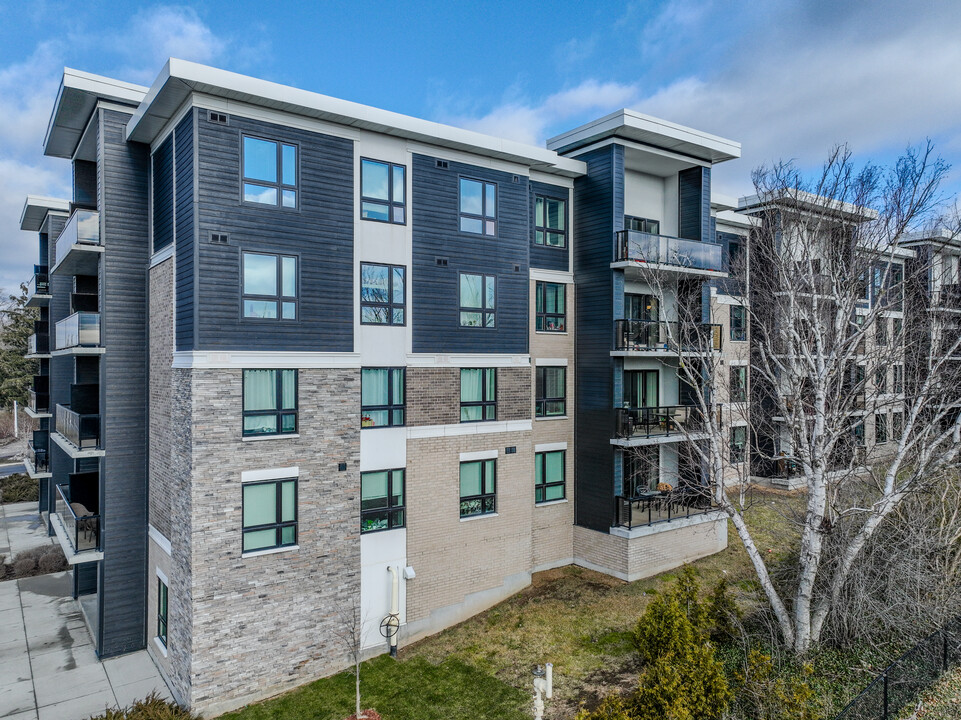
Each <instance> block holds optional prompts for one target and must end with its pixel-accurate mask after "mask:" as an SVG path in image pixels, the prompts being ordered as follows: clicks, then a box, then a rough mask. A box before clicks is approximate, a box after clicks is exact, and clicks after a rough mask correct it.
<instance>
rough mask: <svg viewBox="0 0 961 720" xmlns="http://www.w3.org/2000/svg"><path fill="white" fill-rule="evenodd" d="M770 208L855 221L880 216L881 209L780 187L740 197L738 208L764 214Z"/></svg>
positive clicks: (746, 213)
mask: <svg viewBox="0 0 961 720" xmlns="http://www.w3.org/2000/svg"><path fill="white" fill-rule="evenodd" d="M770 210H785V211H795V212H804V213H810V214H811V215H815V216H818V217H828V218H836V219H837V220H839V221H842V222H855V223H858V222H865V221H867V220H876V219H877V217H878V211H877V210H873V209H872V208H868V207H862V206H860V205H855V204H854V203H849V202H843V201H840V200H834V199H832V198H829V197H824V196H822V195H815V194H814V193H809V192H805V191H804V190H778V191H775V192H771V193H767V194H764V195H749V196H747V197H742V198H740V199H739V200H738V205H737V211H738V212H739V213H743V214H745V215H761V214H763V213H766V212H768V211H770Z"/></svg>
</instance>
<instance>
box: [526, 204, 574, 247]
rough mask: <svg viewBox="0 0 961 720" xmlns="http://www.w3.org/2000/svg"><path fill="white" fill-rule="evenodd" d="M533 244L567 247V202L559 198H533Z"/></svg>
mask: <svg viewBox="0 0 961 720" xmlns="http://www.w3.org/2000/svg"><path fill="white" fill-rule="evenodd" d="M534 244H535V245H546V246H547V247H555V248H565V247H567V202H566V201H564V200H561V199H560V198H552V197H542V196H540V195H538V196H537V197H536V198H535V199H534Z"/></svg>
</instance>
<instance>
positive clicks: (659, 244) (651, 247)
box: [614, 230, 726, 277]
mask: <svg viewBox="0 0 961 720" xmlns="http://www.w3.org/2000/svg"><path fill="white" fill-rule="evenodd" d="M614 262H615V263H631V264H636V263H645V264H647V265H650V266H657V267H659V268H660V269H663V270H674V271H677V272H686V273H697V274H702V275H703V274H708V275H715V276H718V277H724V276H725V275H726V273H725V272H724V270H723V264H722V260H721V246H720V245H716V244H714V243H706V242H698V241H696V240H684V239H682V238H676V237H668V236H667V235H652V234H651V233H645V232H640V231H637V230H621V231H619V232H618V233H617V249H616V255H615V257H614Z"/></svg>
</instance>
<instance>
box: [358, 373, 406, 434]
mask: <svg viewBox="0 0 961 720" xmlns="http://www.w3.org/2000/svg"><path fill="white" fill-rule="evenodd" d="M405 381H406V370H405V369H404V368H363V369H362V370H361V371H360V426H361V427H362V428H380V427H398V426H400V425H403V424H404V422H405V410H406V406H405V402H404V394H405V388H404V384H405Z"/></svg>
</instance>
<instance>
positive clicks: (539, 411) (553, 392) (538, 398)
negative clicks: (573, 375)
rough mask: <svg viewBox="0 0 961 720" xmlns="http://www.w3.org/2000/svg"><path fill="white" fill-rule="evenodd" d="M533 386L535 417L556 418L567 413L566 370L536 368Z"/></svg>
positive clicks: (561, 368)
mask: <svg viewBox="0 0 961 720" xmlns="http://www.w3.org/2000/svg"><path fill="white" fill-rule="evenodd" d="M535 385H536V387H535V398H534V416H535V417H557V416H563V415H564V414H565V413H566V412H567V368H564V367H538V368H537V379H536V383H535Z"/></svg>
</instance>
